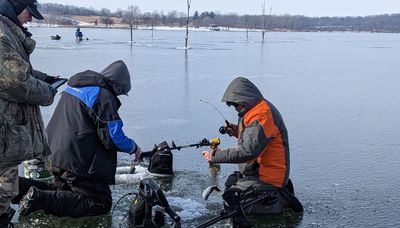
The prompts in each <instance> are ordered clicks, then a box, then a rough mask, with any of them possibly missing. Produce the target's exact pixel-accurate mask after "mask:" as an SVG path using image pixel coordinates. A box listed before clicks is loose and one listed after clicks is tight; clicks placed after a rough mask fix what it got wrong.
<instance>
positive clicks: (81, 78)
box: [67, 70, 103, 87]
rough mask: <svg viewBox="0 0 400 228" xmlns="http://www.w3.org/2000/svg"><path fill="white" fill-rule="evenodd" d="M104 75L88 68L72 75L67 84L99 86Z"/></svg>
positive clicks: (73, 85)
mask: <svg viewBox="0 0 400 228" xmlns="http://www.w3.org/2000/svg"><path fill="white" fill-rule="evenodd" d="M102 77H103V76H102V75H101V74H99V73H97V72H95V71H92V70H86V71H83V72H80V73H77V74H75V75H74V76H72V77H71V78H70V79H69V80H68V83H67V84H68V85H69V86H72V87H82V86H99V81H100V80H101V79H102Z"/></svg>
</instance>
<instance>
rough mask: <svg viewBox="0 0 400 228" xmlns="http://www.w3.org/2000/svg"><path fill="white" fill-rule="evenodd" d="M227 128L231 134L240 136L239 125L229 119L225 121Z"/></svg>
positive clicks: (227, 131)
mask: <svg viewBox="0 0 400 228" xmlns="http://www.w3.org/2000/svg"><path fill="white" fill-rule="evenodd" d="M225 128H226V133H227V134H228V135H229V136H231V137H232V136H235V137H236V138H237V137H238V126H237V125H236V124H233V123H229V122H228V121H225Z"/></svg>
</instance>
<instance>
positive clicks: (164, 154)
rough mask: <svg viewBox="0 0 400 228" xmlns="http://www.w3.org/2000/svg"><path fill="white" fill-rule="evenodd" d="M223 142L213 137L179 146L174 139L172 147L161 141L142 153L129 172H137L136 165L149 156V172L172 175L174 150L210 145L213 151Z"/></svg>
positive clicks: (165, 175)
mask: <svg viewBox="0 0 400 228" xmlns="http://www.w3.org/2000/svg"><path fill="white" fill-rule="evenodd" d="M220 143H221V139H219V138H212V139H210V140H208V139H206V138H204V139H202V140H201V141H200V142H198V143H193V144H188V145H182V146H177V145H176V144H175V142H174V141H172V143H171V147H170V146H169V145H168V143H166V142H165V141H164V142H162V143H160V144H159V145H158V146H157V145H154V149H152V150H150V151H144V152H142V153H141V154H140V156H139V157H138V158H136V159H135V161H134V163H133V164H132V165H131V167H130V169H129V172H128V173H129V174H133V173H135V170H136V168H135V166H137V165H139V163H140V162H141V161H143V159H144V158H149V165H148V167H147V172H148V173H150V174H152V175H153V176H164V177H167V176H172V175H173V170H172V164H173V157H172V150H178V151H179V150H181V149H184V148H189V147H196V149H197V148H199V147H204V146H209V147H210V148H211V149H212V150H213V151H216V150H217V149H218V145H219V144H220Z"/></svg>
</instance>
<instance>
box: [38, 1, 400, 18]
mask: <svg viewBox="0 0 400 228" xmlns="http://www.w3.org/2000/svg"><path fill="white" fill-rule="evenodd" d="M39 2H41V3H43V2H53V3H59V4H64V5H75V6H82V7H93V8H95V9H101V8H108V9H110V10H111V11H115V10H116V9H118V8H121V9H123V10H125V9H126V8H127V6H128V5H136V6H138V7H139V8H140V10H141V12H153V11H154V10H157V11H161V10H163V11H164V12H169V11H172V10H178V11H179V12H186V0H39ZM263 2H264V0H192V6H191V14H192V13H193V12H194V11H196V10H197V11H199V12H203V11H214V12H220V13H223V14H226V13H232V12H234V13H238V14H242V15H243V14H261V5H262V4H263ZM266 4H267V7H266V8H267V10H266V12H267V13H268V12H269V8H270V7H271V6H273V8H272V14H277V15H279V14H286V13H288V14H292V15H306V16H366V15H376V14H386V13H389V14H390V13H400V0H267V1H266Z"/></svg>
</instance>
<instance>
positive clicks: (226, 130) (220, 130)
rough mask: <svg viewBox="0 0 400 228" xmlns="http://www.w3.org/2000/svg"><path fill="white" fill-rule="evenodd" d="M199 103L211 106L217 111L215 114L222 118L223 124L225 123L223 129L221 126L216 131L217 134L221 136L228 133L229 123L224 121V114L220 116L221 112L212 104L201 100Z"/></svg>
mask: <svg viewBox="0 0 400 228" xmlns="http://www.w3.org/2000/svg"><path fill="white" fill-rule="evenodd" d="M200 102H203V103H206V104H208V105H211V107H213V108H214V110H215V111H217V112H218V113H219V115H220V116H221V117H222V119H224V122H225V124H226V127H225V126H221V127H220V128H219V129H218V131H219V133H221V134H222V135H224V134H226V133H227V132H228V128H230V123H229V121H228V120H227V119H226V117H225V116H224V114H222V112H221V111H220V110H219V109H218V108H217V106H215V105H214V104H212V103H210V102H208V101H205V100H202V99H200Z"/></svg>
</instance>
